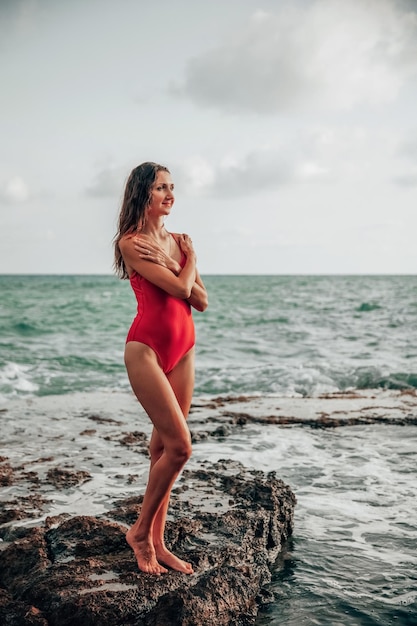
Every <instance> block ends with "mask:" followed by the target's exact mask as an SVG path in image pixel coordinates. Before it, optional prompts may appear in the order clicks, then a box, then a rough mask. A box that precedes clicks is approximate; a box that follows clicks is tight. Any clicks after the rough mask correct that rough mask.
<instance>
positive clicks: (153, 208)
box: [148, 171, 175, 217]
mask: <svg viewBox="0 0 417 626" xmlns="http://www.w3.org/2000/svg"><path fill="white" fill-rule="evenodd" d="M151 194H152V195H151V201H150V203H149V207H148V215H149V214H150V213H152V214H153V215H154V216H155V217H157V216H160V215H169V214H170V212H171V207H172V205H173V204H174V200H175V198H174V183H173V182H172V178H171V174H169V172H164V171H160V172H157V174H156V179H155V182H154V184H153V186H152V191H151Z"/></svg>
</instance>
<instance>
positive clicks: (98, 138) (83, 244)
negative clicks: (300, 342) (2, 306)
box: [0, 0, 417, 274]
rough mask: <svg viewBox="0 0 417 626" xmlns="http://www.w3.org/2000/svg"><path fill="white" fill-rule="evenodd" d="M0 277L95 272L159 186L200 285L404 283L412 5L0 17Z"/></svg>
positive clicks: (110, 2) (136, 8) (137, 7)
mask: <svg viewBox="0 0 417 626" xmlns="http://www.w3.org/2000/svg"><path fill="white" fill-rule="evenodd" d="M0 84H1V100H0V102H1V104H0V107H1V115H0V130H1V133H0V138H1V139H0V220H1V221H0V272H1V273H83V274H90V273H91V274H93V273H111V271H112V260H113V258H112V255H113V253H112V243H111V242H112V238H113V235H114V233H115V228H116V219H117V214H118V211H119V208H120V201H121V196H122V193H123V187H124V183H125V181H126V178H127V176H128V175H129V172H130V171H131V169H132V168H133V167H135V166H136V165H138V164H139V163H141V162H142V161H148V160H152V161H157V162H160V163H163V164H165V165H167V166H168V167H169V169H170V170H171V173H172V176H173V179H174V182H175V184H176V203H175V205H174V208H173V212H172V214H171V216H170V217H169V218H168V220H167V223H166V225H167V228H168V229H169V230H172V231H174V232H175V231H179V232H188V233H189V234H190V235H191V236H192V238H193V241H194V243H195V246H196V249H197V256H198V265H199V269H200V271H201V273H203V274H219V273H221V274H228V273H230V274H232V273H270V274H293V273H416V272H417V113H416V111H417V0H407V1H406V0H292V1H284V0H259V1H258V0H210V1H208V0H201V1H200V0H153V1H152V2H150V1H149V0H146V1H145V0H71V1H64V0H61V1H59V0H0Z"/></svg>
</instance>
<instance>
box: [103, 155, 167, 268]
mask: <svg viewBox="0 0 417 626" xmlns="http://www.w3.org/2000/svg"><path fill="white" fill-rule="evenodd" d="M161 171H162V172H168V174H169V173H170V172H169V169H168V168H167V167H165V166H164V165H159V164H158V163H152V162H151V161H146V162H145V163H141V164H140V165H138V166H137V167H135V169H133V170H132V171H131V173H130V176H129V178H128V179H127V183H126V187H125V193H124V197H123V202H122V207H121V209H120V214H119V222H118V230H117V233H116V235H115V237H114V269H115V271H116V274H117V275H118V276H119V278H128V274H127V271H126V265H125V262H124V260H123V257H122V253H121V252H120V247H119V241H120V239H121V238H122V237H123V236H124V235H126V234H127V233H131V232H133V231H134V230H136V229H137V228H141V227H142V226H143V224H144V222H145V211H146V207H147V206H148V204H149V202H150V200H151V195H152V185H153V184H154V182H155V179H156V175H157V173H158V172H161Z"/></svg>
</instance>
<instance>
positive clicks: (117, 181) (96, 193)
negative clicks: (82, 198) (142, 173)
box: [85, 166, 127, 198]
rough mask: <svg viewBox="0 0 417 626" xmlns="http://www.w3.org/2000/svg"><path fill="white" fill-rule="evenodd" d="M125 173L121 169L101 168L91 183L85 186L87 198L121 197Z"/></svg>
mask: <svg viewBox="0 0 417 626" xmlns="http://www.w3.org/2000/svg"><path fill="white" fill-rule="evenodd" d="M126 171H127V170H123V171H122V169H121V168H114V167H107V166H106V167H103V168H102V169H101V170H100V171H98V172H96V174H95V176H94V180H93V182H92V183H91V184H90V185H88V186H87V188H86V190H85V192H86V194H87V196H92V197H95V198H108V197H110V198H115V197H118V196H120V195H121V193H122V187H123V181H124V180H125V179H126Z"/></svg>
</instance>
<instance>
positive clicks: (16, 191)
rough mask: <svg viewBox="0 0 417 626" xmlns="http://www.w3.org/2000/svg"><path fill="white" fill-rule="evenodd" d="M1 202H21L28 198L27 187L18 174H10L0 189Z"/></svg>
mask: <svg viewBox="0 0 417 626" xmlns="http://www.w3.org/2000/svg"><path fill="white" fill-rule="evenodd" d="M0 197H1V198H2V200H3V202H12V203H16V204H18V203H21V202H26V200H28V199H29V190H28V187H27V185H26V183H25V181H24V180H23V178H21V177H20V176H12V177H11V178H9V180H7V181H6V183H5V184H4V185H3V188H2V189H1V191H0Z"/></svg>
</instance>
